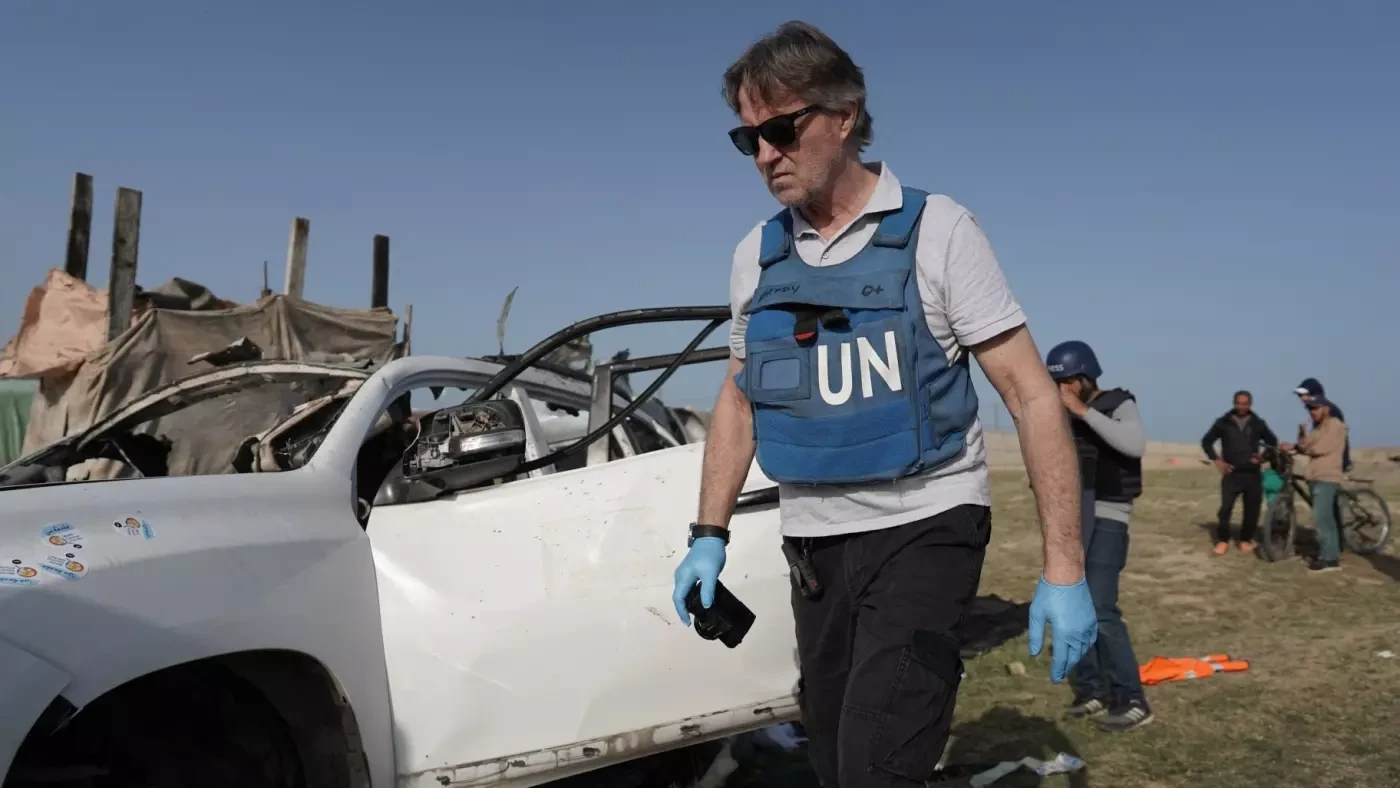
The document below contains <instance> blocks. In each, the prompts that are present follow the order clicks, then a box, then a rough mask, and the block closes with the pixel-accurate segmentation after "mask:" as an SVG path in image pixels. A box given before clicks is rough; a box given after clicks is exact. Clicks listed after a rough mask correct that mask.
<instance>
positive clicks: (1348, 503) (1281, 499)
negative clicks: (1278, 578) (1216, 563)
mask: <svg viewBox="0 0 1400 788" xmlns="http://www.w3.org/2000/svg"><path fill="white" fill-rule="evenodd" d="M1295 454H1296V452H1285V451H1280V450H1276V449H1273V448H1271V447H1269V448H1266V449H1265V450H1264V455H1263V460H1264V461H1265V462H1267V463H1268V464H1269V466H1270V467H1272V468H1273V469H1274V471H1275V472H1276V473H1278V474H1279V476H1282V477H1283V487H1282V488H1281V489H1280V490H1279V491H1278V492H1277V493H1275V494H1274V498H1273V500H1272V501H1270V502H1269V506H1268V508H1267V509H1265V511H1264V522H1263V523H1261V524H1260V528H1259V536H1260V539H1259V550H1258V552H1259V555H1260V556H1261V557H1262V558H1263V559H1264V560H1265V561H1270V562H1274V561H1282V560H1284V559H1287V558H1289V557H1291V556H1293V555H1294V539H1295V537H1296V531H1297V528H1298V513H1297V509H1296V502H1297V500H1298V499H1302V501H1303V502H1304V503H1306V504H1307V505H1308V507H1309V508H1311V507H1312V494H1311V493H1310V492H1309V491H1308V486H1307V484H1306V483H1305V482H1304V481H1303V480H1302V479H1300V478H1299V477H1298V476H1296V475H1295V474H1294V472H1293V465H1294V455H1295ZM1372 481H1373V480H1371V479H1348V484H1344V485H1342V487H1341V489H1339V490H1338V492H1337V530H1338V532H1339V533H1340V535H1341V542H1342V545H1343V546H1344V547H1346V548H1347V549H1349V550H1351V551H1352V552H1353V553H1356V554H1357V555H1371V554H1373V553H1376V552H1379V551H1380V549H1381V548H1383V547H1385V544H1386V542H1387V541H1389V540H1390V531H1391V519H1390V507H1389V506H1387V505H1386V502H1385V499H1384V498H1382V497H1381V496H1380V495H1379V494H1378V493H1376V491H1375V490H1373V489H1371V488H1370V484H1371V482H1372Z"/></svg>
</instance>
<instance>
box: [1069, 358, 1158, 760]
mask: <svg viewBox="0 0 1400 788" xmlns="http://www.w3.org/2000/svg"><path fill="white" fill-rule="evenodd" d="M1045 366H1046V369H1047V370H1049V372H1050V377H1051V378H1052V379H1053V380H1054V381H1055V383H1056V384H1057V385H1058V386H1059V388H1060V399H1061V401H1062V402H1063V403H1064V406H1065V410H1066V411H1068V413H1069V416H1070V431H1071V432H1072V433H1073V435H1074V442H1075V444H1077V446H1078V448H1079V454H1080V473H1081V474H1082V475H1085V476H1087V477H1088V478H1087V480H1086V482H1085V487H1086V489H1085V490H1084V497H1085V498H1086V499H1087V500H1089V501H1092V503H1091V505H1090V507H1089V510H1088V512H1087V513H1086V515H1085V517H1086V520H1087V522H1085V523H1084V525H1083V526H1082V528H1083V530H1084V533H1086V534H1089V536H1088V537H1086V539H1085V543H1086V553H1085V558H1084V566H1085V572H1086V574H1087V576H1088V578H1089V594H1090V595H1091V596H1092V597H1093V599H1094V612H1095V614H1096V615H1097V616H1098V621H1099V637H1098V640H1096V641H1095V642H1094V646H1093V648H1091V649H1089V653H1087V654H1085V655H1084V659H1082V660H1080V661H1079V664H1078V665H1076V666H1075V668H1074V670H1073V671H1072V672H1071V673H1070V677H1069V681H1070V686H1071V687H1072V688H1073V690H1074V698H1073V700H1072V701H1071V702H1070V707H1069V710H1068V711H1067V712H1066V714H1067V716H1069V717H1072V718H1086V717H1094V716H1098V715H1099V714H1102V713H1104V712H1108V714H1107V716H1105V717H1104V718H1103V720H1102V721H1101V722H1100V723H1099V725H1100V727H1102V728H1103V729H1104V730H1106V731H1110V732H1114V733H1123V732H1126V731H1131V730H1134V729H1136V728H1140V727H1142V726H1144V725H1146V724H1148V723H1150V722H1152V720H1153V714H1152V709H1151V708H1150V707H1149V706H1148V705H1147V698H1146V696H1145V694H1144V693H1143V691H1142V681H1141V680H1140V678H1139V675H1138V661H1137V656H1136V655H1135V654H1134V653H1133V642H1132V638H1131V637H1129V635H1128V625H1127V624H1126V623H1124V621H1123V611H1122V610H1120V609H1119V607H1118V580H1119V576H1120V575H1121V574H1122V572H1123V568H1124V567H1125V566H1127V563H1128V524H1129V523H1130V522H1131V521H1132V517H1133V501H1134V500H1136V499H1137V497H1138V496H1140V495H1142V455H1143V453H1144V451H1145V450H1146V449H1147V436H1146V433H1145V432H1144V430H1143V427H1142V418H1141V417H1140V416H1139V415H1138V408H1137V398H1136V397H1134V396H1133V394H1132V392H1130V391H1128V390H1127V389H1122V388H1113V389H1107V390H1105V389H1100V388H1099V378H1100V377H1101V376H1102V375H1103V368H1102V367H1101V366H1100V365H1099V360H1098V357H1097V356H1096V355H1095V353H1094V350H1093V348H1091V347H1089V345H1087V344H1085V343H1084V342H1079V341H1070V342H1062V343H1060V344H1058V345H1056V346H1055V347H1053V348H1051V349H1050V352H1049V353H1047V354H1046V356H1045Z"/></svg>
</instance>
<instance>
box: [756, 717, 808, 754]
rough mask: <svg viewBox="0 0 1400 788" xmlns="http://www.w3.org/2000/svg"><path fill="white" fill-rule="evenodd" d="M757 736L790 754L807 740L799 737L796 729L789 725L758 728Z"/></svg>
mask: <svg viewBox="0 0 1400 788" xmlns="http://www.w3.org/2000/svg"><path fill="white" fill-rule="evenodd" d="M758 735H760V736H762V737H763V738H765V739H767V740H768V741H770V742H772V743H773V744H776V745H778V746H779V747H781V748H783V749H784V750H786V751H787V752H792V751H793V750H796V749H798V748H800V747H801V746H802V745H804V744H806V743H807V740H806V739H805V738H803V737H802V736H801V735H799V734H798V733H797V729H796V728H795V727H793V726H792V725H791V724H790V723H784V724H782V725H770V726H768V727H767V728H760V729H759V730H758Z"/></svg>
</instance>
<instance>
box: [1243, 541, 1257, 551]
mask: <svg viewBox="0 0 1400 788" xmlns="http://www.w3.org/2000/svg"><path fill="white" fill-rule="evenodd" d="M1240 552H1241V553H1252V552H1254V543H1253V542H1240Z"/></svg>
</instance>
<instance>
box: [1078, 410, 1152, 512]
mask: <svg viewBox="0 0 1400 788" xmlns="http://www.w3.org/2000/svg"><path fill="white" fill-rule="evenodd" d="M1136 399H1137V398H1136V397H1134V396H1133V394H1132V392H1130V391H1128V390H1126V389H1109V390H1108V391H1104V392H1102V393H1100V394H1099V395H1098V396H1097V397H1094V399H1093V400H1091V401H1090V402H1089V407H1091V408H1093V409H1094V410H1096V411H1098V412H1100V413H1102V414H1104V415H1105V416H1108V417H1110V418H1111V417H1112V416H1113V411H1115V410H1117V409H1118V406H1119V405H1122V404H1123V403H1124V402H1127V401H1128V400H1133V401H1136ZM1086 432H1088V433H1089V435H1090V439H1091V440H1092V441H1094V444H1095V447H1096V448H1097V449H1098V461H1097V462H1096V463H1095V471H1094V497H1095V498H1096V499H1098V500H1100V501H1113V502H1116V503H1127V502H1129V501H1131V500H1133V499H1134V498H1137V497H1138V496H1140V495H1142V458H1141V457H1129V456H1128V455H1126V454H1124V453H1123V452H1121V451H1118V450H1117V449H1115V448H1113V447H1112V446H1110V445H1108V441H1105V440H1104V439H1103V438H1102V437H1100V436H1099V434H1098V433H1097V432H1094V431H1093V430H1092V429H1089V430H1086Z"/></svg>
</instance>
